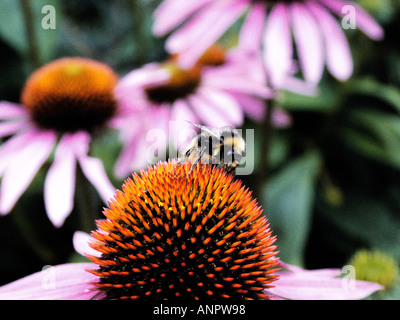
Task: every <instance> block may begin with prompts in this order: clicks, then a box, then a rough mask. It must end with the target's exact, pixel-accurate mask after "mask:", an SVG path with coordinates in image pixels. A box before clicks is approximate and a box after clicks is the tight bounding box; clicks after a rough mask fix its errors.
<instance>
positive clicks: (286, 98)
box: [277, 83, 340, 112]
mask: <svg viewBox="0 0 400 320" xmlns="http://www.w3.org/2000/svg"><path fill="white" fill-rule="evenodd" d="M339 99H340V95H339V94H338V91H337V90H335V88H333V87H331V86H330V85H329V84H326V83H321V84H320V86H319V87H318V91H317V94H316V95H315V96H306V95H301V94H297V93H294V92H291V91H286V90H285V91H281V92H280V93H279V95H278V99H277V101H278V104H279V106H280V107H282V108H283V109H285V110H289V111H315V112H334V111H335V110H336V109H337V108H338V105H339V103H338V102H339Z"/></svg>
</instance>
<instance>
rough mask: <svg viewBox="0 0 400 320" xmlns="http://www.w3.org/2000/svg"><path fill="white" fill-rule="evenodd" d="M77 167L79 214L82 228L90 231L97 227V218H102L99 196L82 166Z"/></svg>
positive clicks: (77, 206) (77, 205) (77, 207)
mask: <svg viewBox="0 0 400 320" xmlns="http://www.w3.org/2000/svg"><path fill="white" fill-rule="evenodd" d="M76 169H77V170H76V193H75V195H76V203H75V204H76V209H77V211H78V215H79V223H80V230H82V231H86V232H88V233H89V232H90V231H92V230H94V229H95V228H96V219H99V218H100V214H99V210H100V209H99V206H98V202H97V199H98V198H97V195H96V194H95V192H94V190H93V186H92V185H91V184H90V183H89V181H88V180H87V179H86V177H85V175H84V174H83V172H82V169H81V168H80V166H77V168H76Z"/></svg>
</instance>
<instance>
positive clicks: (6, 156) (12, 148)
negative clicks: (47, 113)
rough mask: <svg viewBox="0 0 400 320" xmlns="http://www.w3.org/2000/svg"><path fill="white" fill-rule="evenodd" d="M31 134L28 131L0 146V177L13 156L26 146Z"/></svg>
mask: <svg viewBox="0 0 400 320" xmlns="http://www.w3.org/2000/svg"><path fill="white" fill-rule="evenodd" d="M31 134H32V132H31V131H30V130H28V131H25V132H22V133H20V134H17V135H15V136H13V137H11V138H10V139H8V140H7V141H6V142H4V143H3V144H2V145H1V146H0V175H3V173H4V171H5V170H6V168H7V167H8V165H9V164H10V163H11V162H12V160H13V159H14V157H15V155H16V154H18V153H19V151H20V150H21V149H22V148H23V147H24V146H25V145H26V141H27V140H29V139H30V136H31Z"/></svg>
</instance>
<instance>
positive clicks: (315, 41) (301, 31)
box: [290, 2, 324, 83]
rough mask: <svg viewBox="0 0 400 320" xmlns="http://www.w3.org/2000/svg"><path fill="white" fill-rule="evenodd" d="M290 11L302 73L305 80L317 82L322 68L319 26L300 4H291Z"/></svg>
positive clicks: (322, 59) (321, 44) (321, 42)
mask: <svg viewBox="0 0 400 320" xmlns="http://www.w3.org/2000/svg"><path fill="white" fill-rule="evenodd" d="M290 13H291V18H292V22H293V32H294V37H295V41H296V48H297V51H298V54H299V60H300V65H301V70H302V73H303V75H304V78H305V79H306V80H307V81H309V82H311V83H318V82H319V81H320V80H321V77H322V73H323V70H324V55H323V41H322V37H321V33H320V30H319V26H318V25H317V23H316V22H315V19H314V17H313V16H312V15H310V13H309V12H308V11H307V10H306V9H305V7H304V5H302V4H299V3H297V2H294V3H293V4H291V5H290Z"/></svg>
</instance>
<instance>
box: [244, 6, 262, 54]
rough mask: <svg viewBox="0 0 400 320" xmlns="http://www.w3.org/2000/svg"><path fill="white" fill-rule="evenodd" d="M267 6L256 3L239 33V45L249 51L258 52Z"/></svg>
mask: <svg viewBox="0 0 400 320" xmlns="http://www.w3.org/2000/svg"><path fill="white" fill-rule="evenodd" d="M266 12H267V9H266V6H265V4H263V3H255V4H254V5H253V6H252V8H251V9H250V12H249V13H248V15H247V17H246V19H245V21H244V23H243V25H242V28H241V30H240V34H239V46H240V47H241V48H244V49H246V50H249V51H255V52H258V50H259V48H260V46H261V39H262V33H263V31H264V24H265V19H266Z"/></svg>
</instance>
